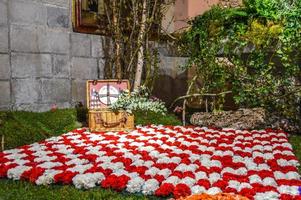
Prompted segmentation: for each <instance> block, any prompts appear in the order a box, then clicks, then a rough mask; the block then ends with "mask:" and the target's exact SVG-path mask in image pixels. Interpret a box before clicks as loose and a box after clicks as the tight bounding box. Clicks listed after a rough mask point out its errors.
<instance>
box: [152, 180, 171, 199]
mask: <svg viewBox="0 0 301 200" xmlns="http://www.w3.org/2000/svg"><path fill="white" fill-rule="evenodd" d="M174 189H175V187H174V186H173V184H171V183H163V184H162V185H161V186H160V187H159V188H158V189H157V190H156V191H155V195H156V196H161V197H167V196H169V195H170V194H171V193H172V192H173V191H174Z"/></svg>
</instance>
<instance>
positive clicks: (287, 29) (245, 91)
mask: <svg viewBox="0 0 301 200" xmlns="http://www.w3.org/2000/svg"><path fill="white" fill-rule="evenodd" d="M190 23H191V28H190V29H189V30H188V31H186V32H185V33H184V34H183V36H182V40H181V46H180V48H181V50H182V51H183V52H185V54H186V55H188V56H189V61H188V63H187V65H186V66H185V67H186V68H190V67H192V66H194V67H196V74H197V76H198V80H201V87H200V86H199V84H195V85H198V87H195V88H194V89H193V90H191V93H220V92H224V91H228V90H230V91H232V93H233V98H234V100H235V102H236V103H237V104H238V105H240V106H241V107H258V106H261V107H265V108H267V109H269V110H272V111H277V112H278V113H279V114H280V115H282V116H285V117H287V118H289V119H291V120H293V121H294V122H297V121H298V122H299V123H300V97H301V89H300V86H298V84H297V79H300V77H301V66H300V60H301V59H300V58H301V56H300V52H301V51H300V48H301V1H299V0H288V1H282V0H246V1H244V6H242V7H239V8H220V7H218V6H216V7H213V8H212V9H211V10H210V11H208V12H206V13H204V14H203V15H200V16H197V17H196V18H195V19H193V20H192V21H191V22H190ZM217 57H223V58H226V60H227V62H228V63H227V64H225V63H223V62H218V60H217ZM229 63H230V64H229ZM299 81H300V80H299ZM221 98H223V97H221ZM217 102H221V103H223V102H224V101H222V100H221V101H217ZM219 107H221V106H219Z"/></svg>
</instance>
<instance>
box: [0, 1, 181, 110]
mask: <svg viewBox="0 0 301 200" xmlns="http://www.w3.org/2000/svg"><path fill="white" fill-rule="evenodd" d="M71 3H72V0H0V110H27V111H47V110H49V109H51V107H52V106H53V105H56V106H57V107H59V108H69V107H74V105H75V104H76V103H77V102H79V101H81V102H83V103H85V101H86V87H85V83H86V80H88V79H102V78H103V69H104V65H105V62H104V61H105V54H104V51H103V48H102V46H101V44H102V39H105V38H103V37H101V36H97V35H89V34H82V33H75V32H73V30H72V23H71V16H72V15H71V12H72V10H71V7H72V5H71ZM161 50H162V51H161V53H160V57H161V64H160V65H161V66H160V72H161V75H160V79H159V84H157V86H156V89H155V92H154V93H155V94H156V95H157V96H158V97H161V98H162V99H163V100H165V101H166V102H170V101H171V99H173V98H175V94H177V91H184V89H183V88H185V87H186V79H185V77H184V78H183V76H182V75H179V74H178V70H177V69H178V64H179V63H181V62H182V59H181V58H177V57H172V56H171V55H169V53H168V50H166V49H165V47H164V46H163V47H162V48H161ZM179 77H181V78H179ZM161 83H162V84H164V85H165V87H164V88H162V87H160V85H161ZM178 87H180V89H179V88H178ZM181 93H182V92H181Z"/></svg>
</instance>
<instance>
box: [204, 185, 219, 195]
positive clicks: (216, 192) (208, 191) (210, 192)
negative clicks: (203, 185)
mask: <svg viewBox="0 0 301 200" xmlns="http://www.w3.org/2000/svg"><path fill="white" fill-rule="evenodd" d="M221 192H222V190H221V189H220V188H218V187H212V188H209V190H207V192H206V193H207V194H209V195H215V194H218V193H221Z"/></svg>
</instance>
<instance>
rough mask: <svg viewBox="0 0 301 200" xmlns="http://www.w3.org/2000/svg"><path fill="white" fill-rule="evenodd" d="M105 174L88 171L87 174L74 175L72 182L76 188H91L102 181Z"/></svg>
mask: <svg viewBox="0 0 301 200" xmlns="http://www.w3.org/2000/svg"><path fill="white" fill-rule="evenodd" d="M104 178H105V176H104V175H103V173H100V172H98V173H86V174H77V175H76V176H74V177H73V179H72V182H73V184H74V185H75V187H76V188H78V189H81V188H85V189H89V188H93V187H95V186H96V184H97V183H98V184H99V183H100V182H101V181H102V180H104Z"/></svg>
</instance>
